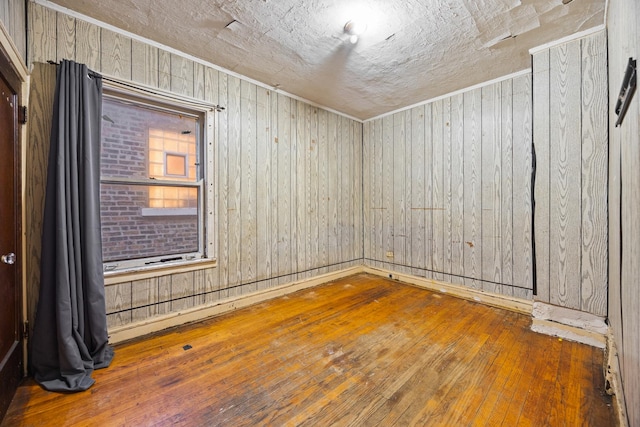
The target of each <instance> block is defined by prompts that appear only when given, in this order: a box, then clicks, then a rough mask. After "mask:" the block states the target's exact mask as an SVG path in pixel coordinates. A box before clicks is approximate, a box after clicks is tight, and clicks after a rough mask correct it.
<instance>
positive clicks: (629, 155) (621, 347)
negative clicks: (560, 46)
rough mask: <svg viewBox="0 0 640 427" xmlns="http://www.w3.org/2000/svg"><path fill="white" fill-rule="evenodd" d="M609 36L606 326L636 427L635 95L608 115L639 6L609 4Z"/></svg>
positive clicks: (639, 361)
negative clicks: (625, 107)
mask: <svg viewBox="0 0 640 427" xmlns="http://www.w3.org/2000/svg"><path fill="white" fill-rule="evenodd" d="M607 24H608V34H609V43H608V48H609V49H608V51H609V143H610V147H609V321H610V323H611V326H612V329H613V332H614V336H615V341H616V346H617V350H618V358H619V362H620V371H621V376H622V386H623V388H624V395H625V399H626V406H627V414H628V416H629V425H630V426H640V286H639V285H638V280H639V279H638V278H640V219H639V218H640V217H639V215H638V212H640V92H638V91H636V93H635V97H634V99H633V101H632V103H631V107H630V108H629V111H628V112H627V115H626V117H625V119H624V121H623V123H622V125H621V126H619V127H615V123H616V120H617V116H616V114H615V112H614V107H615V105H616V100H617V98H618V94H619V93H620V85H621V84H622V79H623V77H624V73H625V69H626V66H627V61H628V60H629V58H630V57H632V58H633V59H636V60H638V59H640V4H638V2H637V1H636V0H611V1H609V13H608V23H607Z"/></svg>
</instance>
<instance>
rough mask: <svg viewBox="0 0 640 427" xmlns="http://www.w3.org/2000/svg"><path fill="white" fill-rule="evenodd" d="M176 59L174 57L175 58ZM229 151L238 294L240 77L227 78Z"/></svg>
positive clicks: (232, 273) (231, 275)
mask: <svg viewBox="0 0 640 427" xmlns="http://www.w3.org/2000/svg"><path fill="white" fill-rule="evenodd" d="M172 60H173V58H172ZM227 95H228V100H227V107H226V108H227V115H228V122H227V138H228V140H227V144H228V145H227V150H228V157H227V161H228V171H227V173H228V178H227V188H228V193H227V233H228V237H227V243H228V245H229V247H228V249H227V251H228V254H229V258H228V260H227V262H228V276H227V286H228V287H229V288H230V294H229V296H236V295H235V294H234V292H235V291H236V290H237V289H236V287H237V286H238V285H240V284H241V282H242V265H241V261H240V256H241V252H242V248H241V232H242V225H241V220H240V219H241V212H240V202H241V195H242V188H241V179H242V166H241V159H240V148H241V138H242V129H243V124H242V112H241V109H240V108H241V98H240V79H239V78H237V77H233V76H229V77H227Z"/></svg>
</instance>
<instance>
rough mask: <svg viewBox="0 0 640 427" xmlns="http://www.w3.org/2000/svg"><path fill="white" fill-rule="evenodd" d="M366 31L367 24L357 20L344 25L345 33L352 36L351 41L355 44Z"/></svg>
mask: <svg viewBox="0 0 640 427" xmlns="http://www.w3.org/2000/svg"><path fill="white" fill-rule="evenodd" d="M366 30H367V24H366V23H364V22H362V21H358V20H355V19H352V20H350V21H348V22H347V23H346V24H344V32H345V33H346V34H348V35H349V36H350V37H349V41H350V42H351V43H354V44H355V43H357V42H358V37H359V36H360V35H361V34H362V33H364V32H365V31H366Z"/></svg>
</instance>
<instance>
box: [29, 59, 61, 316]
mask: <svg viewBox="0 0 640 427" xmlns="http://www.w3.org/2000/svg"><path fill="white" fill-rule="evenodd" d="M30 82H31V83H30V84H31V89H30V92H29V110H30V111H31V113H30V114H31V121H30V123H31V124H30V125H29V126H28V128H27V132H28V138H27V146H26V152H27V153H28V155H27V156H26V164H25V183H24V187H25V199H26V200H25V203H26V207H25V209H24V210H23V211H24V214H25V216H26V221H25V245H26V257H27V260H26V269H25V275H26V283H27V319H28V320H29V324H30V325H34V322H35V312H36V307H37V306H38V297H39V289H40V253H41V236H42V220H43V212H44V195H45V191H46V181H47V166H48V155H49V137H50V134H51V120H52V116H53V97H54V91H55V86H56V67H55V66H53V65H49V64H41V63H37V64H33V70H32V71H31V78H30Z"/></svg>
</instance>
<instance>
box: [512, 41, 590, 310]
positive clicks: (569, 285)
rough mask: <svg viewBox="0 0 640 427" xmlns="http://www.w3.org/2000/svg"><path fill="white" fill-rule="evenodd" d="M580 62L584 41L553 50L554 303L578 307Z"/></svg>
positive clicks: (552, 188) (551, 163) (579, 249)
mask: <svg viewBox="0 0 640 427" xmlns="http://www.w3.org/2000/svg"><path fill="white" fill-rule="evenodd" d="M580 63H581V58H580V41H575V42H571V43H568V44H564V45H560V46H558V47H556V48H553V49H551V100H550V103H551V114H550V128H551V152H550V160H551V161H550V168H551V170H550V173H551V180H552V182H553V185H552V186H551V192H550V193H551V199H550V200H551V201H550V205H551V206H552V207H553V211H552V212H551V226H550V258H551V266H550V277H551V286H552V287H554V289H553V290H552V291H551V302H552V303H553V304H556V305H561V306H564V307H570V308H576V309H579V308H580V300H581V297H580V261H579V255H580V252H581V249H582V242H581V238H580V228H579V227H576V226H574V221H578V218H581V210H580V191H579V190H580V179H581V172H580V166H581V160H582V154H581V150H580V137H581V126H580V124H581V121H580V111H581V103H580V86H581V85H580V75H581V72H580ZM514 120H515V118H514ZM514 227H515V226H514ZM516 241H517V240H515V241H514V243H515V242H516Z"/></svg>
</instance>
